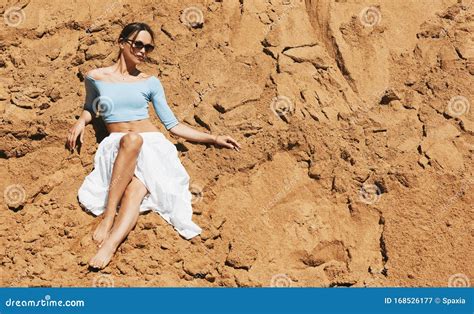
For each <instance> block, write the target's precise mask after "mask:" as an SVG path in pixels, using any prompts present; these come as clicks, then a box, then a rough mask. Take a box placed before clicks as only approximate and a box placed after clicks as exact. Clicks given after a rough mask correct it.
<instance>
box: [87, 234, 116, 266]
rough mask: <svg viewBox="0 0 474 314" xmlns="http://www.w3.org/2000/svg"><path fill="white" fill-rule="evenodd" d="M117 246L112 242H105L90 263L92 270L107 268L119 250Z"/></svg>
mask: <svg viewBox="0 0 474 314" xmlns="http://www.w3.org/2000/svg"><path fill="white" fill-rule="evenodd" d="M117 247H118V246H117V245H115V244H114V243H112V241H110V240H108V241H105V242H104V244H103V245H102V246H101V247H100V248H99V250H98V251H97V253H96V254H95V255H94V257H92V258H91V259H90V261H89V266H90V267H92V268H97V269H103V268H105V266H107V265H108V264H109V262H110V260H111V259H112V256H114V253H115V251H116V250H117Z"/></svg>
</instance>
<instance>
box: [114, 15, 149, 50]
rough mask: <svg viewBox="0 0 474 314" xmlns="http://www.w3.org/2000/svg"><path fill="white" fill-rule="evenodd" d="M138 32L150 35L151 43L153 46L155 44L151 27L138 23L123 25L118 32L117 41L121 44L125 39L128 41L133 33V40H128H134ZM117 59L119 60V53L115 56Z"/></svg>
mask: <svg viewBox="0 0 474 314" xmlns="http://www.w3.org/2000/svg"><path fill="white" fill-rule="evenodd" d="M140 31H147V32H148V33H150V36H151V41H152V42H153V44H154V43H155V33H153V30H152V29H151V27H150V26H149V25H148V24H146V23H138V22H136V23H130V24H127V25H125V27H124V28H123V29H122V31H121V32H120V35H119V38H118V41H119V42H122V41H124V40H125V39H129V36H130V35H131V34H134V33H135V36H133V38H130V39H131V40H135V39H136V38H137V36H138V33H139V32H140ZM118 58H120V51H119V53H118V56H117V59H118Z"/></svg>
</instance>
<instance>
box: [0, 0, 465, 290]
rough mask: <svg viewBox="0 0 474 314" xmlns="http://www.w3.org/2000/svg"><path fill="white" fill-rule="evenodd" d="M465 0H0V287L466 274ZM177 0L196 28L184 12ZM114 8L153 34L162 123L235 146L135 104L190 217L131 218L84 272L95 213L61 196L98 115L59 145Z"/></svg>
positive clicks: (108, 45) (378, 282)
mask: <svg viewBox="0 0 474 314" xmlns="http://www.w3.org/2000/svg"><path fill="white" fill-rule="evenodd" d="M468 2H469V1H459V3H457V1H456V0H449V1H448V0H437V1H432V0H424V1H415V0H410V1H389V0H386V1H373V2H369V1H365V0H339V1H329V0H319V1H318V0H306V1H296V0H291V1H290V0H286V1H276V0H267V1H264V0H255V1H248V0H243V1H237V0H223V1H210V0H207V1H204V0H201V1H177V0H176V1H160V2H159V4H158V2H157V1H140V4H136V3H135V2H132V1H105V2H103V3H102V4H99V2H96V1H75V4H74V5H73V4H71V3H70V2H69V1H59V0H56V1H48V3H43V2H42V1H35V0H31V1H20V2H17V1H5V0H2V1H1V3H0V15H2V22H3V18H5V21H6V22H9V24H10V25H8V24H2V25H0V112H2V115H1V117H2V119H1V129H0V137H1V139H0V165H1V167H0V169H1V173H0V174H1V177H2V181H1V185H0V187H1V190H2V191H4V193H5V195H4V196H5V197H4V198H3V199H2V201H1V202H2V204H1V209H0V219H1V221H2V223H1V224H0V235H1V238H0V241H1V242H0V264H1V276H0V278H1V282H0V283H1V285H2V286H9V285H12V286H27V285H28V286H90V285H112V284H113V285H115V286H135V285H139V286H163V285H165V286H169V285H171V286H270V285H277V286H285V285H286V286H287V285H290V286H447V285H448V284H453V283H454V284H455V285H462V284H468V282H467V281H468V280H469V279H470V280H471V282H472V281H473V280H474V279H473V278H474V270H473V268H472V264H471V263H472V260H474V258H473V254H472V245H473V235H474V234H473V218H474V213H473V206H472V204H473V196H472V190H473V183H474V182H473V162H472V160H473V155H472V153H473V150H474V139H473V132H474V116H473V111H474V109H473V108H472V107H470V105H471V103H472V101H473V99H474V98H473V95H474V92H473V89H472V86H473V85H474V80H473V75H474V63H473V60H474V43H473V39H472V32H473V30H474V14H473V9H472V7H470V6H469V3H468ZM12 6H17V7H20V8H22V10H21V11H19V12H12V11H11V10H10V11H9V9H11V7H12ZM191 6H195V7H196V8H197V10H195V11H196V12H198V13H199V11H200V12H202V14H203V17H204V23H203V25H202V27H197V28H190V27H187V26H186V25H185V23H183V22H186V19H187V17H186V16H182V13H183V12H189V10H188V11H186V10H185V9H186V8H188V7H191ZM370 6H372V7H371V8H369V10H367V8H368V7H370ZM191 12H193V11H191ZM364 12H367V13H364ZM18 19H19V20H18ZM188 19H189V16H188ZM18 21H19V22H21V23H19V24H18V26H14V25H13V24H17V23H18ZM132 21H144V22H147V23H149V24H150V25H151V26H152V27H153V29H154V30H155V31H156V35H157V38H156V44H157V49H156V50H155V52H154V53H153V55H152V63H151V64H150V65H148V66H144V67H143V69H142V70H143V71H146V72H148V73H150V74H154V75H157V76H159V77H160V79H161V81H162V83H163V85H164V87H165V91H166V95H167V98H168V102H169V104H170V105H171V107H172V109H173V111H174V112H175V113H176V115H177V116H178V118H179V119H180V120H181V121H184V122H186V123H188V124H190V125H192V126H193V127H195V128H197V129H200V130H203V131H208V132H209V131H210V132H212V133H222V134H229V135H232V136H233V137H234V138H236V139H237V140H238V141H239V142H241V143H242V145H243V149H242V150H241V151H240V152H235V151H230V150H224V149H218V148H215V147H213V146H207V145H200V144H192V143H189V142H185V141H183V140H180V139H178V138H173V137H171V136H169V134H167V133H166V131H165V129H164V127H163V126H162V125H161V124H160V122H159V120H157V119H156V118H153V120H154V122H155V124H156V125H157V126H159V127H160V128H161V130H162V131H163V132H164V133H165V134H166V135H167V136H168V138H169V139H170V140H171V141H172V142H173V143H175V144H177V147H178V148H179V151H180V159H181V161H182V163H183V164H184V166H185V167H186V169H187V170H188V172H189V174H190V176H191V178H192V186H191V190H192V191H193V193H194V194H195V195H196V198H195V202H194V204H193V207H194V211H195V221H196V222H197V223H198V224H199V225H201V226H202V227H203V228H204V232H203V234H202V236H201V237H197V238H196V239H194V240H192V241H190V242H189V241H186V240H184V239H182V238H180V237H179V236H178V234H177V233H176V232H175V231H173V229H172V228H171V227H170V226H169V225H167V224H166V223H165V222H164V221H163V220H162V219H161V218H160V217H159V216H158V215H156V214H147V215H142V216H140V218H139V222H138V225H137V227H136V228H135V229H134V230H133V231H132V232H131V234H130V235H129V237H128V239H127V241H126V242H125V243H124V244H123V245H122V246H121V247H120V248H119V251H118V253H117V255H116V257H115V259H114V260H113V261H112V263H111V264H110V266H109V267H108V268H107V269H105V270H104V271H102V272H100V273H94V272H89V271H88V270H87V267H86V266H85V265H86V262H87V260H88V259H89V257H90V256H91V254H93V253H94V250H95V248H94V245H93V244H92V242H91V240H90V234H91V230H93V228H94V226H95V225H96V220H94V218H93V217H92V216H91V215H88V214H86V213H85V212H84V211H83V210H82V209H81V208H80V207H79V205H78V203H77V200H76V193H77V189H78V188H79V186H80V184H81V183H82V180H83V179H84V177H85V176H86V175H87V174H88V173H89V172H90V171H91V170H92V161H93V157H94V153H95V150H96V148H97V145H98V142H99V141H100V140H101V138H102V137H103V136H104V129H103V125H101V124H100V123H95V125H94V127H92V126H88V127H87V133H86V136H85V143H84V145H83V146H82V147H81V149H80V151H79V153H78V152H75V153H74V154H71V153H69V152H68V151H67V150H66V149H65V148H64V142H65V137H66V133H67V129H68V128H69V127H70V126H71V124H72V123H73V122H74V120H75V118H76V117H78V115H79V114H80V112H81V107H82V101H83V98H84V88H83V82H82V81H83V75H84V73H85V72H86V71H88V70H89V69H92V68H96V67H101V66H106V65H110V64H111V63H112V62H113V59H114V58H115V56H116V53H117V47H116V45H115V44H114V40H115V39H116V37H117V36H118V33H119V32H120V30H121V28H122V26H123V25H124V24H126V23H128V22H132ZM88 29H90V30H91V31H92V32H90V33H89V32H86V30H88ZM275 97H276V98H275ZM469 109H470V110H469ZM151 110H152V109H151ZM274 111H276V112H280V113H282V112H283V113H285V114H282V115H278V114H275V113H274ZM151 115H152V116H154V113H153V112H151ZM8 205H10V206H8ZM469 261H471V262H469ZM469 265H471V266H469ZM456 274H461V275H456ZM453 275H454V276H453Z"/></svg>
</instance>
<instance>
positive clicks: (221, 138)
mask: <svg viewBox="0 0 474 314" xmlns="http://www.w3.org/2000/svg"><path fill="white" fill-rule="evenodd" d="M169 131H170V133H171V134H173V135H177V136H179V137H182V138H184V139H185V140H188V141H191V142H199V143H212V144H218V145H222V146H224V147H227V148H232V149H235V150H237V151H239V150H240V144H239V143H237V141H236V140H234V139H233V138H232V137H230V136H227V135H212V134H208V133H204V132H201V131H198V130H195V129H193V128H191V127H189V126H187V125H185V124H183V123H178V124H177V125H175V126H174V127H172V128H171V129H169Z"/></svg>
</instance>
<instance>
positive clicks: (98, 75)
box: [86, 68, 107, 80]
mask: <svg viewBox="0 0 474 314" xmlns="http://www.w3.org/2000/svg"><path fill="white" fill-rule="evenodd" d="M106 70H107V68H97V69H92V70H90V71H89V72H87V73H86V75H87V76H90V77H92V78H93V79H94V80H101V79H103V78H104V76H105V75H104V74H105V71H106Z"/></svg>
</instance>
